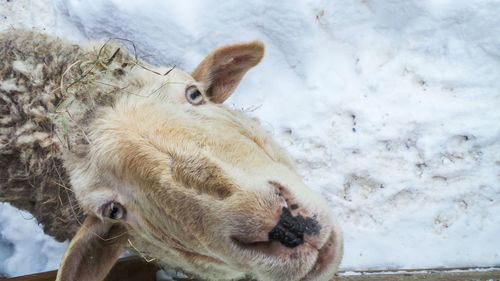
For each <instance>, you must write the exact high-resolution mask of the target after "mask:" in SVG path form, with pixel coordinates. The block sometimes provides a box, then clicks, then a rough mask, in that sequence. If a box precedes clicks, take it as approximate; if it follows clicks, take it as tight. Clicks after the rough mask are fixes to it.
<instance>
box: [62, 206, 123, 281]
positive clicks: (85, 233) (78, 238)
mask: <svg viewBox="0 0 500 281" xmlns="http://www.w3.org/2000/svg"><path fill="white" fill-rule="evenodd" d="M126 232H127V229H126V227H125V226H124V225H123V224H121V223H113V222H106V221H102V220H101V219H99V218H97V217H94V216H88V217H87V218H86V219H85V222H84V223H83V225H82V226H81V227H80V229H79V230H78V232H77V233H76V235H75V237H73V239H72V240H71V243H70V244H69V247H68V249H67V250H66V253H65V254H64V257H63V260H62V262H61V267H60V268H59V271H58V272H57V279H56V281H72V280H79V281H100V280H103V279H104V278H105V277H106V275H107V274H108V272H109V271H110V270H111V268H112V267H113V265H114V264H115V263H116V260H117V259H118V257H119V256H120V254H121V253H122V252H123V251H124V248H125V245H126V243H127V235H126Z"/></svg>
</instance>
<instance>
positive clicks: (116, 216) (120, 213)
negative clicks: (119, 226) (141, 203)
mask: <svg viewBox="0 0 500 281" xmlns="http://www.w3.org/2000/svg"><path fill="white" fill-rule="evenodd" d="M102 215H103V216H104V217H107V218H110V219H113V220H122V219H124V218H125V215H126V211H125V207H123V205H122V204H120V203H118V202H114V201H113V202H109V203H108V204H107V205H106V206H104V208H103V210H102Z"/></svg>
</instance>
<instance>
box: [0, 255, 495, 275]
mask: <svg viewBox="0 0 500 281" xmlns="http://www.w3.org/2000/svg"><path fill="white" fill-rule="evenodd" d="M158 270H159V268H158V267H157V266H156V265H154V264H153V263H146V262H144V260H141V259H139V258H136V257H129V258H124V259H121V260H120V261H119V262H118V263H117V264H116V265H115V266H114V267H113V269H112V270H111V272H110V274H109V276H108V277H107V278H106V280H105V281H156V272H157V271H158ZM354 274H355V275H353V273H349V274H346V273H343V272H341V273H340V276H338V277H335V278H334V279H333V280H332V281H420V280H433V281H434V280H436V281H500V268H498V269H493V270H487V269H483V268H476V269H474V268H467V269H466V268H458V269H457V268H455V269H453V268H448V269H427V270H424V271H421V270H419V271H416V270H405V272H404V273H399V272H397V271H394V272H389V271H370V272H354ZM55 278H56V271H51V272H44V273H38V274H33V275H27V276H21V277H15V278H10V279H9V278H8V279H2V278H0V280H2V281H54V280H55ZM175 280H177V281H200V280H195V279H191V278H182V279H175Z"/></svg>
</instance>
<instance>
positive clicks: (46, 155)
mask: <svg viewBox="0 0 500 281" xmlns="http://www.w3.org/2000/svg"><path fill="white" fill-rule="evenodd" d="M134 61H135V62H136V60H134V59H133V58H132V57H131V56H129V55H128V54H125V53H124V52H123V51H121V49H120V48H119V47H117V46H116V45H112V44H107V43H106V44H101V45H100V46H94V47H92V46H90V47H88V48H83V47H81V46H77V45H72V44H70V43H68V42H65V41H63V40H61V39H58V38H53V37H49V36H46V35H43V34H38V33H32V32H27V31H21V30H15V29H13V30H10V31H8V32H6V33H2V34H0V167H1V168H0V201H3V202H8V203H10V204H12V205H13V206H15V207H17V208H20V209H23V210H26V211H28V212H30V213H32V214H33V216H34V217H35V218H36V219H37V220H38V222H39V223H41V224H42V225H43V228H44V231H45V233H47V234H49V235H51V236H53V237H54V238H56V239H57V240H60V241H62V240H66V239H68V238H71V237H72V236H73V235H74V233H75V232H76V231H77V229H78V227H79V221H81V219H82V218H83V216H84V215H83V213H82V211H81V210H80V208H79V207H78V203H77V201H76V199H75V197H74V195H73V193H72V191H71V187H70V183H69V178H68V175H67V173H66V171H65V163H64V160H63V159H68V157H70V158H71V157H73V158H74V157H76V158H82V157H84V156H85V155H86V151H87V148H88V143H87V140H86V135H87V134H88V131H87V128H88V125H89V123H90V122H91V121H92V119H93V118H94V117H95V115H96V114H97V113H96V109H97V108H99V107H102V106H111V105H112V104H113V102H114V100H115V98H114V97H115V96H116V95H117V92H120V90H122V89H123V88H125V87H129V88H133V87H134V85H133V83H132V84H131V83H130V81H127V85H125V84H124V82H123V80H124V79H123V78H124V77H125V76H127V75H128V73H127V72H128V70H129V69H130V68H131V67H134Z"/></svg>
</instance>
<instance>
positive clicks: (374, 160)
mask: <svg viewBox="0 0 500 281" xmlns="http://www.w3.org/2000/svg"><path fill="white" fill-rule="evenodd" d="M119 2H124V3H119ZM180 3H181V4H180ZM498 15H500V1H498V0H475V1H470V0H454V1H452V0H413V1H412V0H405V1H399V0H332V1H324V0H318V1H313V0H308V1H293V2H292V1H264V0H262V1H215V0H210V1H181V2H179V1H173V0H168V1H163V0H162V1H160V0H156V1H118V0H115V1H79V0H53V1H50V0H44V1H28V0H10V1H4V0H1V2H0V29H5V28H7V27H8V26H10V25H12V26H23V27H25V28H32V27H36V28H37V29H39V30H44V31H45V32H48V33H52V34H56V35H59V36H62V37H65V38H68V39H71V40H77V41H82V40H87V39H96V38H103V37H121V38H127V39H130V40H133V41H134V42H135V43H136V44H137V46H138V48H139V51H140V54H141V56H142V57H143V58H145V59H146V60H147V61H149V62H152V63H155V64H169V65H172V64H175V65H177V67H180V68H183V69H186V70H191V69H193V67H194V66H195V65H196V64H197V63H198V62H199V61H200V60H201V59H202V58H203V56H204V55H205V54H207V53H208V52H209V51H210V50H211V49H213V48H215V47H217V46H220V45H222V44H225V43H230V42H238V41H246V40H252V39H259V40H262V41H264V42H265V44H266V46H267V53H266V57H265V59H264V61H263V62H262V64H261V65H259V66H258V67H257V68H256V69H255V70H252V71H251V72H250V73H249V74H248V75H247V77H246V79H245V81H244V82H243V83H242V84H241V86H240V88H239V90H238V91H237V94H236V95H234V96H233V97H232V98H231V99H230V100H229V104H230V105H231V106H234V107H237V108H243V109H245V110H247V111H248V113H249V114H251V115H254V116H256V117H258V118H259V119H261V120H262V122H263V124H264V126H265V128H266V129H268V130H269V131H270V132H271V133H272V134H273V135H274V136H275V137H276V138H277V139H278V141H279V142H280V143H281V144H282V145H283V146H284V147H286V148H287V150H288V151H289V152H290V153H291V155H292V156H293V157H294V158H295V159H296V162H297V165H298V167H299V170H300V172H301V173H302V174H303V176H304V177H305V180H306V182H307V183H308V184H309V185H310V186H311V187H313V188H314V189H315V190H317V191H318V192H320V193H321V194H323V196H324V197H326V198H327V199H328V200H329V201H330V204H331V207H332V209H333V211H334V212H335V213H336V214H337V215H338V217H339V220H340V222H341V224H342V226H343V229H344V234H345V258H344V261H343V263H342V269H344V270H355V269H393V268H425V267H461V266H500V239H499V237H500V236H499V235H500V216H499V214H500V36H499V35H500V17H499V16H498ZM29 217H30V216H29V214H24V213H21V212H19V211H18V210H15V209H14V208H12V207H10V206H8V205H6V204H3V205H1V204H0V275H1V274H2V273H3V274H7V275H19V274H24V273H29V272H35V271H40V270H47V269H51V268H55V267H56V266H57V263H58V262H59V258H60V256H61V254H62V252H63V251H64V247H65V246H66V244H58V243H56V242H54V241H52V240H51V239H50V238H48V237H43V235H42V234H41V231H40V229H39V228H38V227H37V226H36V222H35V221H33V220H29V219H27V218H29ZM1 261H3V262H1Z"/></svg>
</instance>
